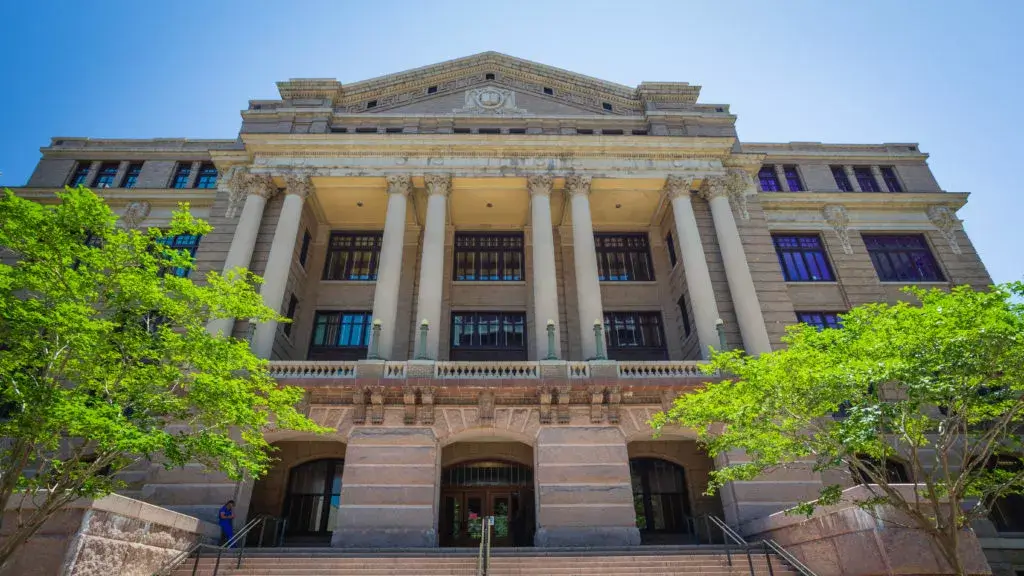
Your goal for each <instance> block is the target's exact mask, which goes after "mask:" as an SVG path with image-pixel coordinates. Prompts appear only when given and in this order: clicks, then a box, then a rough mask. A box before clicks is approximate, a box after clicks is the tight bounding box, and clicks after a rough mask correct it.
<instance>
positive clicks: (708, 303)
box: [665, 176, 721, 360]
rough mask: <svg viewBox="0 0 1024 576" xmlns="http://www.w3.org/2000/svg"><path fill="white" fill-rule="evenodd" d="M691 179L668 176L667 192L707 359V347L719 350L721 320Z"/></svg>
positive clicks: (701, 346) (690, 177)
mask: <svg viewBox="0 0 1024 576" xmlns="http://www.w3.org/2000/svg"><path fill="white" fill-rule="evenodd" d="M692 187H693V177H692V176H669V177H668V179H666V181H665V192H666V193H667V194H668V197H669V198H670V199H671V201H672V213H673V215H674V217H675V221H676V234H675V236H676V239H677V240H678V241H679V255H680V257H681V258H682V260H683V274H685V276H686V287H687V288H688V289H689V291H690V302H691V304H692V305H693V317H694V322H696V324H697V340H698V341H700V353H701V358H703V359H705V360H707V359H708V358H709V357H710V355H709V353H708V347H709V346H714V347H715V348H720V347H721V344H720V343H719V341H718V331H717V330H716V329H715V322H716V321H717V320H718V318H719V316H718V304H717V303H716V302H715V289H714V287H713V286H712V284H711V273H710V272H709V271H708V261H707V257H706V256H705V255H704V245H703V243H702V242H701V239H700V230H698V229H697V218H696V216H694V213H693V201H692V199H691V198H690V188H692Z"/></svg>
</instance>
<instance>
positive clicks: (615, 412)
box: [607, 388, 622, 424]
mask: <svg viewBox="0 0 1024 576" xmlns="http://www.w3.org/2000/svg"><path fill="white" fill-rule="evenodd" d="M607 404H608V423H609V424H618V423H619V406H621V405H622V391H621V390H620V389H619V388H612V389H611V390H609V391H608V396H607Z"/></svg>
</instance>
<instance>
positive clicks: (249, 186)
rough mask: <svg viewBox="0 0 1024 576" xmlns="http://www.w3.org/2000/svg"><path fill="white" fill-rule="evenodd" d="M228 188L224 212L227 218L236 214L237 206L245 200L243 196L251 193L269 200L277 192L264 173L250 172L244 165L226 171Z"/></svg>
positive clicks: (271, 181)
mask: <svg viewBox="0 0 1024 576" xmlns="http://www.w3.org/2000/svg"><path fill="white" fill-rule="evenodd" d="M225 176H226V177H227V182H226V183H225V186H226V187H227V189H228V209H227V212H225V214H224V215H225V216H226V217H227V218H234V217H235V216H236V215H237V214H238V208H239V207H240V206H241V205H242V204H243V203H244V202H245V197H246V196H248V195H249V194H253V195H256V196H259V197H260V198H263V199H264V200H269V199H270V198H271V197H273V196H274V194H276V193H277V187H276V186H274V181H273V180H272V179H271V178H270V176H268V175H266V174H252V173H251V172H249V170H248V169H246V168H245V167H234V168H233V169H229V170H227V171H226V174H225Z"/></svg>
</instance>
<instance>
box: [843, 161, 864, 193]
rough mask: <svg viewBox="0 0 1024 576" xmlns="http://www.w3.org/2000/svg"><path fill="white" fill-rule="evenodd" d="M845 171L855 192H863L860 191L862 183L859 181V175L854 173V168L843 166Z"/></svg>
mask: <svg viewBox="0 0 1024 576" xmlns="http://www.w3.org/2000/svg"><path fill="white" fill-rule="evenodd" d="M843 171H844V172H846V179H847V180H849V181H850V187H851V188H853V191H854V192H863V190H861V189H860V182H858V181H857V175H856V174H854V173H853V166H843Z"/></svg>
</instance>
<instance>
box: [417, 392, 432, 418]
mask: <svg viewBox="0 0 1024 576" xmlns="http://www.w3.org/2000/svg"><path fill="white" fill-rule="evenodd" d="M419 416H420V424H422V425H424V426H433V425H434V390H433V389H431V388H422V389H420V407H419Z"/></svg>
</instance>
